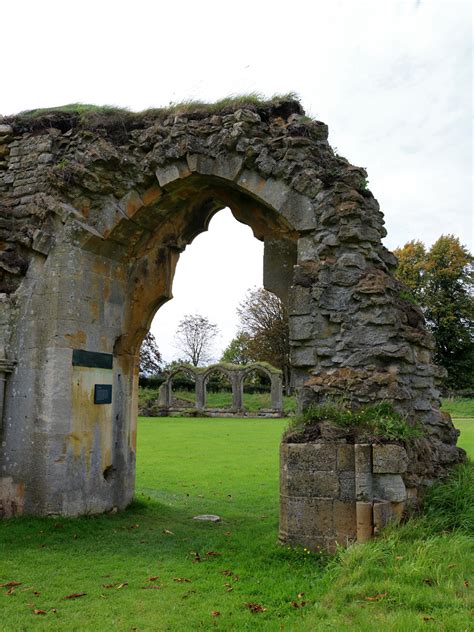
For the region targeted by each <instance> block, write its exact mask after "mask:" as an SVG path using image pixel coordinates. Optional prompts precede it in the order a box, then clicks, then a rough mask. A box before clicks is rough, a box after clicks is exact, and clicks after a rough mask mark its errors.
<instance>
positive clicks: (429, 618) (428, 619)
mask: <svg viewBox="0 0 474 632" xmlns="http://www.w3.org/2000/svg"><path fill="white" fill-rule="evenodd" d="M423 621H434V617H430V616H425V617H423Z"/></svg>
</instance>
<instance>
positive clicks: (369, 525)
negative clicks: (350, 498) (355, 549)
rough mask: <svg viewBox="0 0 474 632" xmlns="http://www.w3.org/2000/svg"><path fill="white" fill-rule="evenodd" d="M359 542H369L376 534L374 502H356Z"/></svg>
mask: <svg viewBox="0 0 474 632" xmlns="http://www.w3.org/2000/svg"><path fill="white" fill-rule="evenodd" d="M356 520H357V542H368V540H370V539H371V538H372V536H373V534H374V524H373V508H372V503H369V502H357V503H356Z"/></svg>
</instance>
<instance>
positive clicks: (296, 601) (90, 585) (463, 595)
mask: <svg viewBox="0 0 474 632" xmlns="http://www.w3.org/2000/svg"><path fill="white" fill-rule="evenodd" d="M286 423H287V422H286V420H280V419H259V420H253V419H243V420H238V419H177V418H175V419H166V418H165V419H163V418H162V419H152V418H148V419H140V421H139V433H138V461H137V502H136V503H135V504H134V505H133V506H132V507H131V508H129V509H128V510H127V511H125V512H122V513H118V514H115V515H107V516H98V517H94V518H80V519H69V520H67V519H63V518H54V517H52V518H49V519H47V518H42V519H39V518H38V519H32V518H24V519H17V520H12V521H8V522H0V561H1V564H0V584H8V583H10V582H18V583H19V585H18V586H10V587H9V586H3V587H2V588H0V604H1V617H0V630H2V632H3V631H5V632H7V631H8V632H11V631H16V630H45V631H46V630H55V632H56V631H68V632H70V631H71V630H81V632H82V631H83V630H84V631H86V632H87V631H89V630H90V631H94V632H98V631H102V630H103V631H109V630H112V629H113V630H117V631H122V630H123V631H129V630H132V629H136V630H137V631H145V630H146V631H153V632H155V631H156V630H158V631H160V630H163V631H164V630H169V631H170V630H171V631H172V630H199V629H202V630H206V629H220V630H229V631H234V630H259V631H260V630H263V631H271V632H273V631H275V630H281V629H283V630H288V631H291V632H293V631H299V630H308V631H309V630H311V631H316V632H318V631H321V632H323V631H324V632H326V631H327V630H335V631H337V632H339V631H346V630H347V631H349V630H351V631H352V630H362V631H365V630H367V631H374V632H375V631H377V632H379V631H380V630H388V631H393V632H402V631H405V630H410V632H412V631H418V630H424V631H430V632H431V631H436V632H438V631H439V630H440V629H441V630H443V631H452V632H458V631H462V630H469V629H471V626H472V613H471V609H472V608H473V603H472V588H471V585H472V581H473V579H474V578H473V577H472V569H473V568H474V563H473V561H474V553H473V541H474V540H473V537H472V534H469V532H468V531H467V530H466V528H457V529H456V530H454V531H452V530H446V528H445V527H446V525H445V526H444V527H443V529H442V530H440V529H439V525H437V522H436V520H435V519H434V518H435V517H436V515H444V516H446V515H447V513H449V512H450V511H451V510H450V509H449V503H446V502H445V501H443V499H439V498H438V500H437V507H435V513H434V514H433V513H432V514H431V516H430V519H429V520H428V519H424V518H421V519H417V520H412V521H410V522H409V523H408V524H407V525H405V526H404V527H402V528H398V529H388V530H386V531H385V532H384V533H383V535H382V536H381V537H380V538H378V539H377V540H375V541H373V542H371V543H369V544H366V545H362V546H355V547H352V548H350V549H349V550H347V551H341V552H340V553H339V554H338V555H337V556H336V557H335V558H333V559H329V558H326V557H325V556H320V555H317V554H313V553H307V552H306V551H303V550H296V551H294V550H288V549H287V548H285V547H281V546H279V545H278V544H277V543H276V536H277V528H278V445H279V441H280V436H281V432H282V430H283V428H284V426H285V425H286ZM463 423H464V422H463ZM473 442H474V424H468V423H467V422H466V423H465V424H464V427H463V434H462V435H461V443H462V445H464V446H465V447H467V446H468V445H472V443H473ZM471 454H472V453H471ZM473 456H474V455H473ZM458 488H459V485H456V483H452V484H451V490H450V492H451V493H450V495H449V496H451V495H452V494H453V493H458V492H457V491H456V490H458V491H459V489H458ZM208 512H211V513H217V514H219V515H220V516H221V517H222V522H221V523H219V524H217V525H211V524H205V523H204V524H201V523H196V522H194V521H193V520H192V516H194V515H196V514H198V513H208ZM465 526H466V525H465ZM11 589H13V590H11ZM9 591H10V594H8V592H9ZM72 595H73V596H74V597H71V598H70V599H65V597H70V596H72ZM79 595H82V596H79ZM35 610H36V611H39V612H41V611H43V612H45V613H46V614H41V613H40V614H35ZM252 610H254V611H255V610H256V612H252Z"/></svg>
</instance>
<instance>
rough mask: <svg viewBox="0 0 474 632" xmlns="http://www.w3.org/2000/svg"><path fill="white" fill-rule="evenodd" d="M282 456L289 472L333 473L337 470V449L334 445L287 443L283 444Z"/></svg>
mask: <svg viewBox="0 0 474 632" xmlns="http://www.w3.org/2000/svg"><path fill="white" fill-rule="evenodd" d="M281 455H282V463H283V464H284V465H286V467H288V470H289V471H293V470H306V471H307V470H312V471H317V472H323V471H331V472H333V471H334V470H335V469H336V448H335V446H334V445H332V444H324V443H286V444H282V452H281Z"/></svg>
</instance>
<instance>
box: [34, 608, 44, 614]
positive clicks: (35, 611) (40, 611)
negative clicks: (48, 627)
mask: <svg viewBox="0 0 474 632" xmlns="http://www.w3.org/2000/svg"><path fill="white" fill-rule="evenodd" d="M33 614H47V612H46V610H39V609H38V608H37V609H36V610H33Z"/></svg>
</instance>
